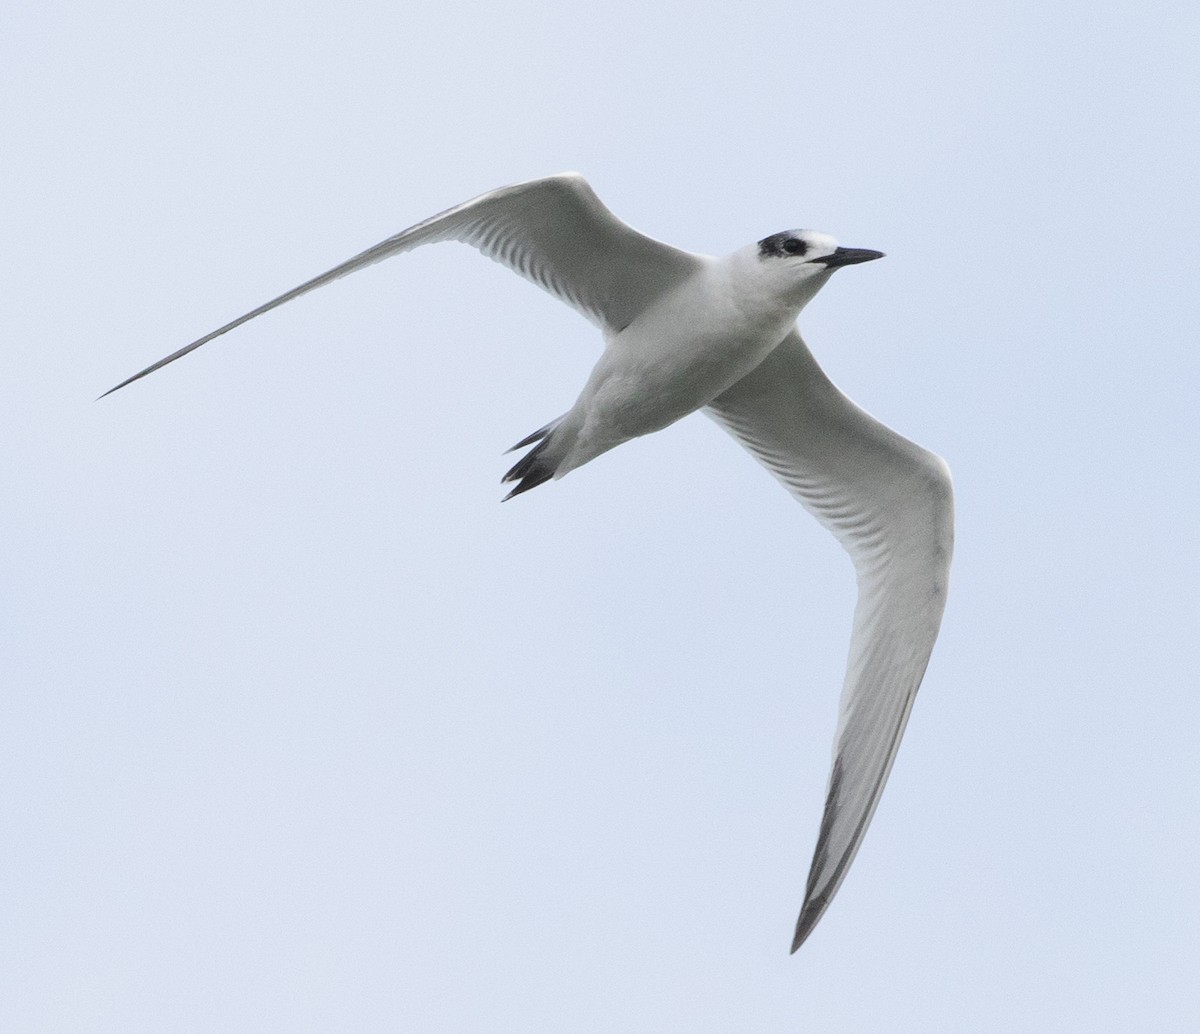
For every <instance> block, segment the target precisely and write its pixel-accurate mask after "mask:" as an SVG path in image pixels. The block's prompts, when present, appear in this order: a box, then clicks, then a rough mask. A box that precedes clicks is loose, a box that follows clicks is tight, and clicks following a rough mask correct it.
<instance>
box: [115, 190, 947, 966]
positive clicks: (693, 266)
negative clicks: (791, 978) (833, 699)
mask: <svg viewBox="0 0 1200 1034" xmlns="http://www.w3.org/2000/svg"><path fill="white" fill-rule="evenodd" d="M437 241H461V242H462V243H465V244H469V245H471V246H472V247H475V248H477V249H478V250H479V251H481V252H483V254H485V255H487V256H488V257H489V258H492V259H495V260H496V261H498V262H501V263H503V264H504V265H506V266H508V268H510V269H511V270H513V271H514V272H516V273H519V274H520V275H521V276H523V277H525V278H526V279H528V280H531V281H532V282H533V283H535V284H537V285H538V286H539V287H541V288H543V289H545V290H546V291H548V292H549V293H550V294H552V295H554V296H555V297H556V298H558V299H559V300H560V301H563V302H565V303H566V304H567V305H570V306H572V307H573V308H575V309H576V310H578V311H579V312H580V313H581V314H582V315H583V316H585V317H586V318H587V319H589V320H591V322H593V323H594V324H596V326H597V327H598V328H599V329H600V331H601V333H602V335H603V338H604V346H605V347H604V351H603V354H602V355H601V356H600V359H599V361H598V362H597V363H596V366H595V368H594V369H593V370H592V373H591V375H590V376H589V377H588V380H587V383H586V384H585V385H584V387H583V391H582V392H581V393H580V395H579V397H578V399H577V400H576V402H575V404H574V405H573V406H572V407H571V408H570V409H569V410H568V411H567V412H566V413H564V414H563V415H562V416H560V417H558V418H557V419H555V420H552V421H550V422H549V423H548V424H546V425H544V426H543V427H541V428H539V429H538V430H537V431H535V432H533V433H532V434H531V435H529V436H528V437H527V438H524V439H523V440H522V441H520V442H518V443H517V444H516V445H515V446H513V449H523V448H525V449H528V450H529V451H528V452H527V453H526V454H525V455H524V456H523V458H522V459H521V460H520V461H519V462H518V463H517V464H516V465H515V466H513V468H512V469H511V470H509V471H508V473H507V474H505V476H504V481H505V482H509V483H512V484H513V488H512V490H511V491H510V492H509V494H508V495H507V496H506V497H505V498H506V499H508V498H511V497H512V496H515V495H519V494H520V493H522V492H527V491H529V489H531V488H535V487H536V486H538V485H541V484H543V483H544V482H546V481H549V480H551V479H556V478H560V477H562V476H563V475H564V474H567V473H568V472H570V471H572V470H574V469H575V468H576V467H581V466H583V465H584V464H585V463H587V462H589V461H590V460H593V459H595V458H596V457H597V456H599V455H601V454H602V453H604V452H607V451H608V450H609V449H612V448H614V447H616V446H617V445H620V444H621V443H622V442H626V441H629V440H630V439H631V438H637V437H639V436H640V435H644V434H649V433H650V432H652V431H657V430H660V429H662V428H664V427H666V426H667V425H669V424H672V423H674V422H675V421H676V420H678V419H680V418H681V417H683V416H686V415H687V414H689V413H692V412H695V411H697V410H700V411H703V412H705V413H707V414H708V415H709V416H711V417H713V418H714V419H715V420H716V421H717V422H718V423H719V424H720V425H721V426H723V427H724V428H725V429H726V430H727V431H729V432H730V433H731V434H732V435H733V436H734V437H735V438H737V439H738V441H740V442H741V444H742V445H743V446H745V447H746V449H748V450H749V452H750V453H751V454H752V455H753V456H754V457H755V458H756V459H757V460H758V461H759V462H760V463H762V464H763V465H764V466H765V467H766V468H767V469H768V470H769V471H770V472H771V473H772V474H773V475H774V476H775V477H776V478H777V479H778V480H779V481H780V482H782V483H783V485H784V487H785V488H787V490H788V491H789V492H791V493H792V495H794V496H795V497H796V498H797V499H798V500H799V501H800V503H801V504H803V506H804V507H805V508H806V509H807V510H808V511H809V512H810V513H811V514H812V515H813V516H814V517H816V519H817V520H818V521H820V522H821V524H823V525H824V526H825V527H826V528H827V529H829V531H830V532H832V533H833V535H834V536H835V537H836V538H837V539H838V541H839V542H840V543H841V544H842V546H843V547H844V548H845V550H846V551H847V552H848V553H849V554H850V557H851V559H852V561H853V563H854V566H855V569H856V573H857V580H858V602H857V605H856V608H855V611H854V621H853V630H852V633H851V640H850V653H849V661H848V665H847V671H846V675H845V682H844V684H843V688H842V696H841V705H840V713H839V720H838V726H837V732H836V735H835V740H834V754H833V767H832V772H831V774H830V778H829V785H828V790H827V795H826V800H825V809H824V814H823V816H822V820H821V825H820V830H819V833H818V836H817V844H816V849H815V851H814V855H813V859H812V864H811V866H810V869H809V874H808V881H807V886H806V890H805V895H804V902H803V905H802V908H801V911H800V917H799V920H798V921H797V924H796V930H795V937H794V939H793V942H792V951H795V950H796V949H797V948H799V947H800V945H801V944H802V943H803V942H804V940H805V939H806V938H807V937H808V935H809V934H810V933H811V932H812V929H813V927H814V926H815V925H816V924H817V922H818V920H819V919H820V918H821V916H822V915H823V914H824V912H825V910H826V908H827V907H828V906H829V903H830V900H831V899H832V898H833V895H834V894H835V893H836V892H837V890H838V888H839V887H840V886H841V883H842V881H843V879H844V878H845V875H846V871H847V869H848V868H849V866H850V863H851V862H852V861H853V859H854V856H855V854H856V853H857V851H858V848H859V845H860V843H861V842H862V838H863V834H864V833H865V831H866V828H867V825H868V823H869V822H870V821H871V817H872V815H873V814H874V812H875V807H876V805H877V804H878V803H879V797H880V794H881V793H882V790H883V785H884V783H885V782H886V780H887V777H888V774H889V772H890V771H891V767H892V762H893V761H894V759H895V757H896V751H897V748H898V747H899V744H900V737H901V735H902V734H903V732H904V727H905V725H906V724H907V721H908V715H909V711H910V709H911V708H912V704H913V698H914V697H915V695H916V692H917V688H918V686H919V685H920V683H921V679H922V677H923V675H924V672H925V667H926V664H927V663H928V660H929V655H930V652H931V650H932V649H933V644H934V640H935V639H936V638H937V634H938V629H939V626H940V624H941V618H942V610H943V608H944V606H945V601H946V590H947V581H948V576H949V569H950V558H951V551H952V544H953V523H954V516H953V497H952V491H951V483H950V474H949V470H948V468H947V466H946V464H945V463H944V462H943V461H942V460H941V459H940V458H939V457H938V456H936V455H934V454H933V453H931V452H928V451H926V450H925V449H923V448H921V447H920V446H919V445H916V444H914V443H913V442H911V441H909V440H908V439H906V438H903V437H901V436H900V435H899V434H897V433H896V432H895V431H892V430H891V429H890V428H888V427H886V426H884V425H883V424H881V423H880V422H879V421H878V420H875V419H874V418H873V417H871V416H870V415H869V414H867V413H866V412H864V411H863V410H862V409H860V408H859V407H858V406H857V405H855V404H854V403H853V402H851V401H850V400H849V399H848V398H847V397H846V396H845V395H843V394H842V393H841V392H840V391H839V390H838V389H837V388H836V387H835V386H834V385H833V383H832V382H831V381H830V380H829V378H827V377H826V376H825V374H824V373H823V372H822V370H821V368H820V367H819V366H818V365H817V362H816V360H815V359H814V358H813V356H812V354H811V353H810V352H809V350H808V348H807V346H806V345H805V344H804V342H803V340H801V338H800V334H799V332H798V331H797V329H796V326H795V323H796V317H797V316H798V315H799V313H800V310H801V309H802V308H803V307H804V306H805V304H807V303H808V301H809V300H810V299H811V298H812V297H813V296H814V295H815V294H816V293H817V291H818V290H820V288H821V287H823V286H824V285H825V283H826V282H828V280H829V278H830V277H831V276H832V275H833V273H834V271H835V270H837V269H839V268H840V267H842V266H848V265H853V264H856V263H861V262H869V261H871V260H873V259H877V258H881V257H882V254H881V253H880V252H878V251H869V250H866V249H858V248H843V247H840V246H839V245H838V243H837V241H836V240H834V238H832V237H830V236H829V235H827V234H824V233H818V232H816V231H813V230H785V231H783V232H782V233H775V234H772V235H770V236H768V237H764V238H763V239H762V240H760V241H758V242H757V243H755V244H751V245H748V246H746V247H744V248H741V249H739V250H738V251H734V252H733V253H732V254H729V255H727V256H725V257H723V258H713V257H710V256H707V255H700V254H694V253H691V252H687V251H682V250H680V249H678V248H674V247H671V246H670V245H668V244H663V243H661V242H659V241H656V240H653V239H652V238H650V237H647V236H645V235H643V234H641V233H639V232H638V231H636V230H634V229H633V228H631V227H630V226H628V225H626V224H625V223H624V222H622V221H621V220H620V219H618V218H617V217H616V216H614V215H613V214H612V212H610V211H609V210H608V209H607V208H606V207H605V206H604V205H603V204H602V203H601V201H600V199H599V198H598V197H597V196H596V194H595V192H594V191H593V190H592V188H591V187H590V186H589V185H588V183H587V181H586V180H585V179H584V178H583V177H582V176H580V175H578V174H576V173H564V174H561V175H557V176H550V177H547V178H544V179H537V180H531V181H529V182H525V183H518V184H515V185H513V186H508V187H502V188H500V189H498V190H493V191H490V192H488V193H486V194H482V195H480V196H479V197H477V198H474V199H473V200H471V201H467V202H465V203H464V204H461V205H458V206H457V207H454V208H451V209H448V210H447V211H445V212H442V213H441V214H439V215H435V216H433V217H432V218H430V219H426V220H425V221H424V222H420V223H417V224H416V225H415V226H412V227H410V228H409V229H407V230H403V231H401V232H400V233H398V234H396V235H395V236H392V237H389V238H388V239H387V240H385V241H382V242H381V243H379V244H377V245H375V246H374V247H373V248H368V249H367V250H366V251H364V252H362V253H361V254H359V255H356V256H354V258H351V259H349V260H348V261H346V262H343V263H342V264H341V265H339V266H335V267H334V268H333V269H331V270H329V271H328V272H326V273H322V274H321V275H320V276H317V277H314V278H313V279H311V280H309V281H307V282H305V283H303V284H301V285H300V286H299V287H295V288H293V289H292V290H290V291H288V292H287V293H285V294H282V295H280V296H279V297H278V298H275V299H273V300H272V301H269V302H267V303H266V304H264V305H260V306H259V307H258V308H257V309H254V310H252V311H251V312H248V313H246V314H245V315H244V316H239V317H238V318H237V319H235V320H233V321H232V322H230V323H227V324H225V326H223V327H220V328H218V329H217V330H214V331H213V332H212V333H210V334H206V335H205V336H204V337H202V338H199V339H198V340H196V341H193V342H192V343H191V344H189V345H185V346H184V347H183V348H181V349H179V350H178V351H177V352H173V353H172V354H171V355H169V356H167V357H166V358H164V359H160V360H159V361H158V362H156V363H154V364H153V365H151V366H148V367H146V369H144V370H142V371H141V372H140V373H137V374H134V376H132V377H130V378H128V380H125V381H122V382H121V383H120V384H118V385H117V386H116V387H115V388H112V389H111V390H110V391H109V392H105V394H106V395H107V394H111V393H112V392H113V391H116V390H117V389H118V388H123V387H124V386H125V385H127V384H129V383H131V382H132V381H135V380H138V379H139V378H141V377H144V376H146V374H148V373H152V372H153V371H155V370H157V369H159V368H160V367H163V366H166V365H167V364H168V363H171V362H174V361H175V360H176V359H178V358H180V357H181V356H184V355H187V353H189V352H191V351H193V350H195V349H197V348H199V347H200V346H201V345H203V344H205V343H207V342H209V341H211V340H213V339H214V338H216V337H220V336H221V335H222V334H225V333H228V332H229V331H231V330H233V329H234V328H235V327H238V326H241V324H243V323H245V322H246V321H247V320H251V319H254V318H255V317H256V316H261V315H263V313H266V312H269V311H270V310H271V309H274V308H276V307H277V306H280V305H282V304H283V303H284V302H288V301H291V300H292V299H294V298H299V297H300V296H301V295H303V294H307V293H308V292H309V291H312V290H315V289H316V288H318V287H322V286H324V285H325V284H328V283H331V282H332V281H334V280H337V279H338V278H340V277H343V276H346V275H347V274H349V273H353V272H355V271H356V270H359V269H363V268H364V267H366V266H370V265H372V264H373V263H376V262H380V261H382V260H383V259H386V258H389V257H390V256H392V255H397V254H399V253H401V252H405V251H411V250H412V249H413V248H416V247H419V246H420V245H423V244H431V243H434V242H437ZM510 451H512V450H510Z"/></svg>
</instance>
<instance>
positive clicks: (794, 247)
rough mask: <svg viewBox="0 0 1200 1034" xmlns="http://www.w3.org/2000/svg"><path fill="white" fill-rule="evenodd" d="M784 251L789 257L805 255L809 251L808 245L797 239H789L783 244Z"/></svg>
mask: <svg viewBox="0 0 1200 1034" xmlns="http://www.w3.org/2000/svg"><path fill="white" fill-rule="evenodd" d="M783 250H784V251H786V252H787V253H788V254H789V255H803V254H804V253H805V252H806V251H808V245H807V244H805V243H804V241H802V240H797V239H796V238H795V237H789V238H788V239H787V240H786V241H784V242H783Z"/></svg>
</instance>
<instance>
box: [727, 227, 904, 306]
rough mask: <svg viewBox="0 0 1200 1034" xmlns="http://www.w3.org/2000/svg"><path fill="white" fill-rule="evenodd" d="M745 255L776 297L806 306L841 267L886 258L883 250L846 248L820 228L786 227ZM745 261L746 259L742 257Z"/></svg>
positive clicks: (760, 279)
mask: <svg viewBox="0 0 1200 1034" xmlns="http://www.w3.org/2000/svg"><path fill="white" fill-rule="evenodd" d="M743 254H744V255H746V256H747V260H748V261H749V264H750V266H751V268H752V269H753V274H752V276H753V278H754V280H755V281H756V282H757V283H758V284H760V285H762V286H763V287H765V288H766V290H767V291H768V292H769V293H770V294H771V295H773V296H775V297H777V298H784V299H787V301H788V303H789V304H791V305H797V304H798V305H800V306H801V307H803V306H804V305H805V304H807V302H808V301H809V300H810V299H811V298H812V297H813V295H815V294H816V293H817V292H818V291H819V290H820V289H821V288H822V287H823V286H824V285H825V284H826V283H827V282H828V280H829V278H830V276H832V275H833V271H834V270H835V269H837V268H838V267H839V266H850V265H854V264H855V263H857V262H870V261H871V260H872V259H877V258H883V252H882V251H869V250H867V249H866V248H843V247H840V246H839V245H838V242H837V241H836V240H834V239H833V238H832V237H830V236H829V234H827V233H821V232H819V231H817V230H784V231H783V232H781V233H773V234H771V236H770V237H764V238H763V239H762V240H761V241H759V242H758V243H757V244H756V245H751V246H750V247H749V248H746V249H744V251H743ZM743 261H746V260H743Z"/></svg>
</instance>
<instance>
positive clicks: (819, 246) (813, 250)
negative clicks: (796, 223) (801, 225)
mask: <svg viewBox="0 0 1200 1034" xmlns="http://www.w3.org/2000/svg"><path fill="white" fill-rule="evenodd" d="M796 236H797V237H799V238H800V239H801V240H803V241H804V243H805V244H807V245H808V251H807V252H806V253H805V256H804V257H805V258H814V257H819V256H821V255H832V254H833V253H834V252H835V251H837V246H838V242H837V240H836V239H835V238H834V237H831V236H830V235H829V234H827V233H821V231H820V230H799V231H797V233H796Z"/></svg>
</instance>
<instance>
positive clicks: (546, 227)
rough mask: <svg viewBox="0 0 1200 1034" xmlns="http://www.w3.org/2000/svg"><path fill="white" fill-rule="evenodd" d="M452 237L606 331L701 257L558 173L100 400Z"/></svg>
mask: <svg viewBox="0 0 1200 1034" xmlns="http://www.w3.org/2000/svg"><path fill="white" fill-rule="evenodd" d="M451 240H453V241H461V242H463V243H464V244H470V245H472V246H473V247H475V248H478V249H479V250H480V251H481V252H483V253H484V254H485V255H487V256H488V257H489V258H492V259H495V260H496V261H497V262H501V263H503V264H504V265H506V266H508V268H509V269H511V270H513V271H514V272H516V273H519V274H520V275H521V276H523V277H525V278H526V279H527V280H530V281H532V282H533V283H535V284H537V285H538V286H539V287H541V288H543V289H545V290H546V291H549V292H550V293H551V294H552V295H554V296H555V297H557V298H559V299H560V300H561V301H564V302H566V303H567V304H568V305H571V306H573V307H574V308H575V309H577V310H578V311H579V312H581V313H583V315H585V316H586V317H588V319H590V320H592V321H593V322H594V323H596V324H597V325H599V326H600V327H602V328H604V329H608V330H620V329H622V328H623V327H625V326H626V325H628V323H629V322H630V321H631V320H632V319H633V318H634V317H635V316H636V315H637V314H638V313H639V312H641V311H642V309H643V308H645V307H646V306H647V305H648V304H649V303H650V302H651V301H653V300H654V299H655V298H657V297H658V296H659V295H661V294H662V293H664V292H665V291H668V290H670V288H671V287H673V286H674V285H675V284H677V283H678V282H679V281H680V280H682V279H683V278H685V277H686V276H687V275H688V274H689V273H691V272H692V271H693V270H694V269H696V268H697V267H698V266H699V264H700V259H699V257H698V256H695V255H692V254H690V253H689V252H686V251H681V250H680V249H678V248H673V247H671V246H670V245H668V244H663V243H661V242H659V241H656V240H653V239H651V238H650V237H647V236H645V235H644V234H641V233H638V232H637V231H636V230H634V229H633V228H632V227H630V226H627V225H626V224H625V223H623V222H622V221H621V220H620V219H618V218H617V217H616V216H614V215H613V214H612V212H610V211H609V210H608V209H607V208H606V207H605V206H604V205H603V204H602V203H601V201H600V199H599V198H598V197H597V196H596V193H595V191H593V190H592V188H591V187H590V186H589V185H588V183H587V181H586V180H585V179H584V178H583V177H582V176H580V175H578V174H577V173H562V174H560V175H557V176H549V177H546V178H545V179H539V180H531V181H529V182H527V183H518V184H515V185H513V186H510V187H501V188H500V189H499V190H493V191H490V192H489V193H487V194H482V195H480V196H479V197H477V198H474V199H473V200H471V201H467V202H464V203H463V204H461V205H458V206H456V207H454V208H450V209H447V210H446V211H445V212H442V213H440V214H438V215H435V216H433V217H432V218H429V219H426V220H425V221H424V222H420V223H417V224H416V225H415V226H410V227H409V228H408V229H407V230H402V231H401V232H400V233H398V234H395V235H394V236H392V237H389V238H388V239H387V240H385V241H381V242H380V243H379V244H376V245H375V246H374V247H372V248H368V249H367V250H366V251H364V252H361V253H360V254H358V255H355V256H354V257H353V258H352V259H349V260H347V261H346V262H343V263H342V264H341V265H339V266H335V267H334V268H333V269H330V270H328V271H327V272H325V273H322V274H321V275H320V276H316V277H313V278H312V279H311V280H307V281H305V282H304V283H302V284H300V286H299V287H294V288H292V289H291V290H290V291H287V292H286V293H284V294H281V295H280V296H279V297H278V298H273V299H272V300H271V301H269V302H266V303H265V304H263V305H260V306H259V307H258V308H257V309H253V310H251V311H250V312H248V313H246V314H245V315H243V316H239V317H238V318H237V319H235V320H232V321H231V322H229V323H226V324H225V325H224V326H223V327H218V328H217V329H216V330H214V331H213V332H212V333H210V334H205V335H204V337H202V338H199V339H198V340H196V341H193V342H191V343H190V344H188V345H185V346H184V347H183V348H181V349H179V350H178V351H177V352H172V353H171V354H170V355H168V356H166V357H165V358H163V359H160V360H159V361H158V362H156V363H154V364H152V365H151V366H147V367H146V369H144V370H142V371H140V372H139V373H136V374H134V375H133V376H132V377H130V378H128V379H126V380H124V381H122V382H121V383H120V384H118V385H117V386H116V387H115V388H111V389H109V391H106V392H105V393H104V394H105V395H110V394H112V392H114V391H117V390H118V389H119V388H123V387H125V385H127V384H131V383H132V382H133V381H136V380H138V379H139V378H141V377H145V376H146V375H147V374H149V373H153V372H154V371H155V370H158V369H161V368H162V367H164V366H166V365H167V364H168V363H172V362H174V361H175V360H176V359H179V358H181V357H182V356H185V355H187V354H188V353H189V352H193V351H195V350H196V349H197V348H199V347H200V346H201V345H204V344H207V343H208V342H209V341H212V340H213V338H217V337H220V336H221V335H222V334H227V333H228V332H229V331H231V330H233V329H234V328H235V327H240V326H241V325H242V324H243V323H246V322H248V321H249V320H252V319H254V318H255V317H256V316H261V315H262V314H263V313H265V312H270V311H271V310H272V309H275V308H278V307H279V306H280V305H283V304H284V303H285V302H290V301H291V300H292V299H294V298H299V297H300V296H301V295H303V294H307V293H308V292H309V291H315V290H316V289H317V288H318V287H323V286H325V284H328V283H332V282H333V281H334V280H338V279H340V278H341V277H344V276H347V275H349V274H350V273H354V272H356V271H357V270H360V269H364V268H365V267H367V266H371V265H374V264H375V263H376V262H381V261H383V260H384V259H386V258H390V257H391V256H392V255H398V254H400V253H401V252H405V251H411V250H412V249H413V248H417V247H420V246H421V245H422V244H432V243H435V242H438V241H451ZM101 397H102V398H103V396H101Z"/></svg>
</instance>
